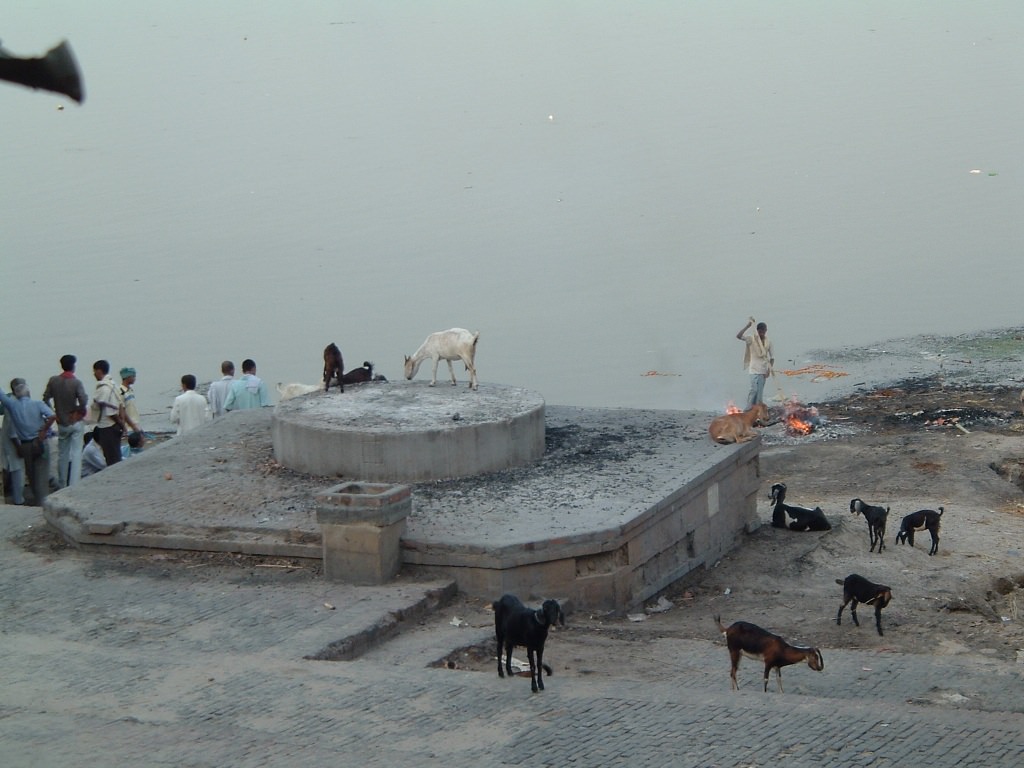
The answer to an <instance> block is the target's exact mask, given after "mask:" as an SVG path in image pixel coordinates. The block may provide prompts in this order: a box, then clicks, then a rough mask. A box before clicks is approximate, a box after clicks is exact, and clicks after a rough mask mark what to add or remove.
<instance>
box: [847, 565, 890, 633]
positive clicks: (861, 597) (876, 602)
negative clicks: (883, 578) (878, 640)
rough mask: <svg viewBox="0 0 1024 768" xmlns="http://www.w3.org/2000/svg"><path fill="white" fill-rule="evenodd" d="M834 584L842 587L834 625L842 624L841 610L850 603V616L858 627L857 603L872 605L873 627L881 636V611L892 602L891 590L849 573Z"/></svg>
mask: <svg viewBox="0 0 1024 768" xmlns="http://www.w3.org/2000/svg"><path fill="white" fill-rule="evenodd" d="M836 584H842V585H843V604H842V605H840V606H839V612H838V613H837V614H836V624H842V623H843V608H845V607H846V604H847V603H852V605H851V606H850V615H851V616H852V617H853V623H854V624H856V625H857V626H858V627H859V626H860V622H859V621H857V603H864V605H873V606H875V627H877V629H878V634H879V635H881V634H882V609H883V608H885V606H887V605H888V604H889V601H890V600H892V589H890V588H889V587H887V586H885V585H884V584H875V583H874V582H873V581H868V580H867V579H865V578H864V577H863V576H858V575H857V574H856V573H851V574H850V575H849V576H847V577H846V578H845V579H836Z"/></svg>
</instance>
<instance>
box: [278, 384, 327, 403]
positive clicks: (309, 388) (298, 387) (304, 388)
mask: <svg viewBox="0 0 1024 768" xmlns="http://www.w3.org/2000/svg"><path fill="white" fill-rule="evenodd" d="M319 391H320V386H319V385H318V384H282V383H281V382H278V383H277V394H278V395H279V396H280V399H281V400H282V401H284V400H291V399H292V398H293V397H300V396H302V395H308V394H309V393H310V392H319Z"/></svg>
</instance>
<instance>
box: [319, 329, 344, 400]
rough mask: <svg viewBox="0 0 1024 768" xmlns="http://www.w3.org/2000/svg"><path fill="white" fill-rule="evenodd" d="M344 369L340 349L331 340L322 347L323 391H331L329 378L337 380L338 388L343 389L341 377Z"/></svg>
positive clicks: (342, 390)
mask: <svg viewBox="0 0 1024 768" xmlns="http://www.w3.org/2000/svg"><path fill="white" fill-rule="evenodd" d="M344 371H345V361H344V360H342V359H341V350H340V349H338V345H337V344H335V343H334V342H333V341H332V342H331V343H330V344H328V345H327V346H326V347H324V392H330V391H331V379H335V378H336V379H337V380H338V390H339V391H341V392H344V391H345V381H344V379H343V378H342V376H343V375H344Z"/></svg>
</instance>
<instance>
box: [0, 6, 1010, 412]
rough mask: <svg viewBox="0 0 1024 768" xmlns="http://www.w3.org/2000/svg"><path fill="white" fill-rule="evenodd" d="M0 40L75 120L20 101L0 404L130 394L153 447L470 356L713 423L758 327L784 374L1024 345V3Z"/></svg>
mask: <svg viewBox="0 0 1024 768" xmlns="http://www.w3.org/2000/svg"><path fill="white" fill-rule="evenodd" d="M0 37H2V40H3V44H4V47H5V48H7V49H8V50H10V51H12V52H14V53H17V54H21V55H30V54H39V53H41V52H42V51H44V50H46V49H47V48H49V47H50V46H52V45H53V44H55V43H56V42H58V41H59V40H60V39H61V38H65V37H66V38H67V39H68V40H69V41H70V42H71V45H72V47H73V49H74V50H75V52H76V54H77V57H78V59H79V62H80V65H81V67H82V70H83V73H84V79H85V88H86V101H85V104H84V105H83V106H77V105H75V104H73V103H71V102H69V101H67V100H66V99H63V98H62V97H59V96H57V95H55V94H47V93H43V92H33V91H31V90H28V89H24V88H20V87H17V86H13V85H6V84H4V85H0V114H2V115H3V129H2V135H3V137H4V141H5V153H4V169H3V184H2V185H0V234H2V247H3V252H4V260H3V268H2V275H0V328H2V331H0V334H2V336H0V338H2V350H3V351H2V356H0V378H2V379H3V380H4V381H5V382H6V380H8V379H10V378H11V377H13V376H25V377H27V378H28V379H29V381H30V383H31V384H32V386H33V389H34V393H35V394H40V393H41V390H42V387H43V384H44V383H45V378H46V377H47V376H48V375H50V374H51V373H55V372H57V371H58V365H57V360H58V358H59V357H60V355H62V354H64V353H66V352H72V353H74V354H76V355H78V357H79V360H80V365H79V374H80V375H81V377H82V378H83V379H85V380H86V381H87V383H88V388H89V389H90V390H91V387H92V385H91V375H90V365H91V362H92V361H93V360H95V359H97V358H106V359H109V360H110V361H111V363H112V365H113V367H114V369H115V370H116V369H118V368H120V367H121V366H122V365H131V366H134V367H135V368H137V369H138V372H139V379H138V382H137V385H136V389H137V390H138V393H139V400H140V403H141V404H142V406H143V411H144V412H145V413H147V414H150V415H152V419H149V418H148V417H147V421H146V423H147V426H151V424H153V423H154V422H158V421H160V420H161V419H162V417H163V416H165V415H166V412H167V410H168V409H169V407H170V403H171V400H172V398H173V396H174V395H175V394H176V391H177V386H178V380H179V378H180V376H181V374H183V373H194V374H196V375H197V377H198V378H199V380H200V381H204V382H205V381H209V380H211V379H213V378H215V377H217V376H218V369H219V363H220V361H221V360H222V359H224V358H230V359H233V360H234V361H235V362H236V364H239V363H240V362H241V360H242V359H243V358H245V357H252V358H254V359H255V360H256V361H257V363H258V365H259V373H260V375H261V376H262V377H263V378H265V379H266V380H267V381H268V382H269V383H270V384H271V388H272V389H273V384H274V383H276V382H290V381H299V382H305V383H315V382H316V381H317V380H318V379H319V376H320V372H321V350H322V349H323V347H324V346H325V345H326V344H327V343H328V342H331V341H334V342H336V343H337V344H338V345H339V346H340V347H341V348H342V350H343V352H344V354H345V358H346V362H347V363H348V366H349V367H351V366H356V365H359V364H360V363H362V361H363V360H371V361H373V362H374V363H375V364H376V366H377V369H378V371H379V372H381V373H383V374H384V375H385V376H387V377H388V378H389V379H391V380H392V381H395V380H400V379H401V372H402V371H401V363H402V355H403V354H411V353H412V352H413V351H414V350H415V349H416V347H417V346H418V345H419V343H420V342H421V341H422V340H423V339H424V337H425V336H426V335H427V334H428V333H429V332H431V331H434V330H440V329H444V328H448V327H452V326H463V327H467V328H470V329H472V330H479V331H480V332H481V337H480V346H479V351H478V355H477V363H478V368H479V372H480V377H481V381H482V382H483V383H484V385H486V383H488V382H490V383H501V384H507V385H514V386H523V387H528V388H530V389H534V390H536V391H538V392H540V393H541V394H542V395H543V396H544V397H545V399H546V400H547V401H548V402H550V403H553V404H574V405H585V406H609V407H643V408H684V409H690V408H695V409H706V410H716V409H720V408H721V407H722V406H723V404H724V403H725V402H727V401H728V400H737V401H741V400H742V399H743V397H744V395H745V392H746V388H747V381H746V376H745V374H744V373H743V371H742V370H741V358H742V345H741V344H740V343H739V342H738V341H736V340H735V338H734V335H735V333H736V332H737V331H738V330H739V329H740V327H741V326H742V325H743V324H744V323H745V322H746V319H747V317H748V316H751V315H753V316H755V317H756V318H757V319H758V320H765V321H766V322H767V323H768V324H769V335H770V336H772V338H773V339H774V341H775V346H776V353H777V358H778V364H777V367H778V368H779V369H788V370H794V369H800V368H803V367H805V366H807V365H808V364H811V363H815V362H820V361H822V360H826V359H829V355H830V354H831V353H835V352H838V353H839V354H842V351H843V350H848V349H850V348H863V349H871V348H873V346H877V345H879V344H882V345H883V346H884V344H883V343H884V342H885V341H886V340H891V339H904V340H907V341H903V342H900V343H901V344H904V346H905V347H908V348H909V350H910V352H909V354H910V355H911V357H913V355H914V354H917V353H918V352H919V353H920V355H921V357H922V359H923V360H924V359H927V360H934V359H935V356H936V354H938V355H939V356H940V357H941V355H942V350H941V349H938V350H937V349H936V345H935V343H930V346H929V343H925V342H922V343H921V344H918V343H917V342H915V341H914V339H916V338H918V337H919V336H920V335H922V334H923V335H925V337H924V338H925V339H931V338H932V337H935V336H941V337H944V336H956V335H959V334H968V333H973V332H976V331H983V330H986V329H1000V328H1009V327H1013V326H1017V325H1019V324H1020V318H1021V315H1020V311H1019V307H1020V303H1021V302H1020V295H1021V292H1020V291H1021V289H1020V285H1021V276H1022V272H1024V270H1022V267H1021V246H1022V245H1024V237H1022V234H1024V229H1022V217H1021V215H1020V211H1021V205H1020V204H1021V200H1022V199H1024V197H1022V192H1024V184H1022V178H1024V151H1022V149H1024V147H1022V143H1024V126H1022V118H1024V102H1022V101H1021V99H1020V98H1019V95H1020V94H1021V93H1024V67H1021V66H1020V51H1021V50H1022V48H1024V5H1022V4H1020V3H1015V2H998V1H997V2H989V3H984V4H976V3H962V2H954V1H953V0H936V1H935V2H899V1H896V2H893V1H892V0H886V1H885V2H881V1H878V2H871V1H869V2H861V3H855V4H854V3H847V4H837V3H821V2H811V1H809V0H808V1H802V2H796V1H793V0H780V1H779V2H772V3H765V2H754V1H753V0H739V1H738V2H733V3H713V2H653V1H652V2H643V3H621V2H602V1H601V0H588V2H560V3H552V2H540V1H539V0H524V1H523V2H517V3H502V4H499V3H486V2H485V3H481V2H435V1H431V0H424V1H423V2H417V3H403V2H390V3H388V2H380V1H379V0H377V1H376V2H368V1H366V2H364V1H362V0H356V1H354V2H301V1H300V2H293V3H267V2H242V1H241V0H222V1H220V2H217V3H208V2H196V1H195V0H182V1H179V2H175V3H168V2H156V3H138V4H135V3H123V2H92V3H81V2H77V1H76V2H72V1H71V0H55V1H54V2H50V3H47V4H45V7H40V4H37V3H34V2H27V1H24V2H23V1H22V0H12V1H11V2H8V3H6V4H5V11H4V18H3V28H2V29H0ZM932 342H934V339H933V340H932ZM939 346H940V347H941V346H942V345H941V344H939ZM1019 346H1020V345H1019V344H1018V347H1019ZM830 351H831V352H830ZM1007 354H1010V355H1011V356H1012V355H1013V354H1017V355H1018V357H1019V349H1017V350H1014V349H1013V348H1012V344H1011V345H1010V347H1009V348H1008V351H1007ZM846 359H847V361H849V359H850V358H846ZM845 364H846V363H843V362H842V360H840V362H839V368H842V366H843V365H845ZM929 364H930V363H929ZM926 367H927V365H926ZM844 372H849V371H844ZM460 373H461V372H460ZM653 374H658V375H653ZM423 376H424V372H423V371H421V373H420V377H421V378H422V377H423ZM463 377H464V374H463ZM857 377H858V376H857V374H854V375H853V376H848V377H842V378H839V379H835V380H832V381H831V382H830V381H829V380H827V379H825V380H822V379H820V378H819V379H818V380H815V381H812V380H811V378H810V377H809V376H793V377H785V376H780V381H779V383H778V384H777V386H778V388H779V389H780V390H784V391H785V392H786V394H795V395H798V396H800V397H801V398H803V399H805V400H806V399H815V398H821V397H823V396H824V395H826V394H827V393H828V392H830V391H834V389H835V387H836V386H840V385H843V384H844V383H846V384H851V383H854V381H853V380H854V379H855V378H857ZM830 387H831V388H832V389H831V390H830V389H829V388H830Z"/></svg>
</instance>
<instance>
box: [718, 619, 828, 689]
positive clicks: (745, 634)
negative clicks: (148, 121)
mask: <svg viewBox="0 0 1024 768" xmlns="http://www.w3.org/2000/svg"><path fill="white" fill-rule="evenodd" d="M715 624H717V625H718V631H719V632H721V633H722V634H723V635H724V636H725V643H726V645H727V646H728V647H729V658H730V659H731V660H732V670H731V671H730V672H729V677H731V678H732V689H733V690H734V691H738V690H739V689H740V685H739V683H738V682H736V668H737V667H739V665H740V656H741V655H747V656H752V657H754V658H756V659H761V660H762V661H764V690H765V693H767V692H768V676H769V675H770V673H771V671H772V669H774V670H775V679H776V681H777V682H778V684H779V693H783V690H782V668H783V667H788V666H789V665H790V664H799V663H800V662H801V661H806V662H807V666H809V667H810V668H811V669H813V670H814V671H815V672H821V670H823V669H824V668H825V659H824V658H822V656H821V651H819V650H818V649H817V648H812V647H810V646H802V645H790V644H789V643H787V642H786V641H785V640H783V639H782V638H781V637H779V636H778V635H776V634H773V633H771V632H769V631H768V630H766V629H761V627H759V626H757V625H756V624H751V623H750V622H747V621H737V622H735V623H733V624H730V625H729V626H728V627H725V626H723V625H722V619H721V617H719V616H715Z"/></svg>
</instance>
